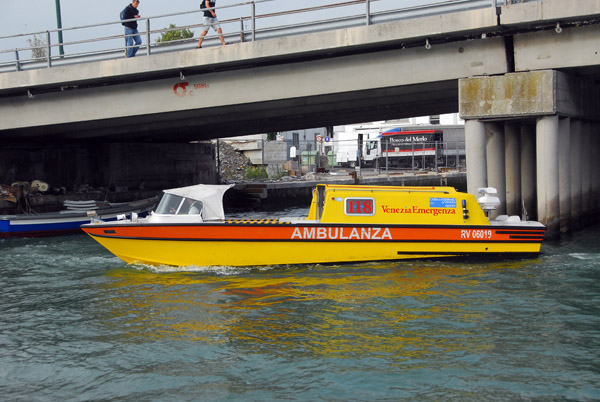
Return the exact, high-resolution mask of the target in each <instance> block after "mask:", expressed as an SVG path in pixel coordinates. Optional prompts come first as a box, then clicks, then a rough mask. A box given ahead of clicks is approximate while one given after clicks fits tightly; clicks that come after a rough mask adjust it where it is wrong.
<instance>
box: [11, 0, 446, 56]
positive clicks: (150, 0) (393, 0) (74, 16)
mask: <svg viewBox="0 0 600 402" xmlns="http://www.w3.org/2000/svg"><path fill="white" fill-rule="evenodd" d="M200 1H201V0H141V2H140V5H139V7H138V9H139V10H140V14H141V16H142V17H154V16H159V15H164V14H170V13H181V12H187V11H195V10H199V5H200ZM258 1H260V0H258ZM344 1H348V0H301V1H295V0H267V1H263V2H258V3H257V5H256V14H257V15H260V14H267V13H273V12H280V11H285V10H292V9H298V8H305V7H314V6H323V5H331V4H335V3H341V2H344ZM59 2H60V8H61V17H62V27H63V28H73V27H82V26H87V25H91V24H101V23H110V22H113V23H114V24H112V25H110V26H104V27H98V28H86V29H78V30H66V31H64V32H63V41H64V42H65V43H67V42H69V41H75V40H79V39H88V38H98V37H102V36H110V35H121V34H122V31H123V29H122V27H121V26H120V24H119V23H118V20H119V13H120V11H121V10H122V9H123V8H124V7H125V6H126V5H127V4H129V2H128V1H126V0H98V1H82V0H59ZM247 2H248V1H246V0H218V1H217V6H218V7H227V8H223V9H222V10H218V17H219V19H220V20H221V21H224V20H228V19H235V18H239V17H240V16H249V15H251V8H250V5H248V4H246V5H240V6H235V5H239V4H243V3H247ZM371 2H372V3H371V10H372V11H378V10H384V9H389V8H398V7H405V6H412V5H414V4H417V3H427V2H429V3H433V2H435V1H434V0H371ZM438 2H439V0H438ZM0 3H1V4H2V12H1V13H0V27H2V28H1V30H0V52H1V51H7V50H11V51H13V52H14V49H15V48H25V47H29V44H28V42H27V39H30V38H32V36H31V35H28V36H20V37H17V38H5V37H7V36H12V35H21V34H31V33H34V32H43V31H46V30H53V29H56V28H57V21H56V0H29V1H23V0H0ZM364 10H365V5H364V4H360V5H354V6H347V7H343V8H335V9H327V10H322V11H319V12H314V13H303V14H294V15H291V16H286V17H277V18H276V19H275V18H270V19H263V20H262V21H261V22H260V23H261V24H263V25H265V24H269V23H270V24H271V25H283V24H286V23H292V22H303V21H309V20H311V19H327V18H332V17H335V16H340V15H342V14H344V13H345V14H359V13H362V12H364ZM201 20H202V14H201V13H195V14H191V15H187V16H171V17H165V18H161V19H156V20H155V21H153V23H152V24H153V25H152V26H151V29H158V28H165V27H168V26H169V24H171V23H173V24H176V25H177V26H185V25H191V24H200V23H201ZM275 20H277V23H276V24H275V23H274V22H275ZM239 30H240V23H239V21H238V22H236V23H232V24H228V25H224V26H223V31H224V32H225V33H227V32H234V31H239ZM193 31H194V35H195V37H197V36H198V35H199V34H200V29H193ZM56 38H57V37H56V34H54V37H53V38H52V39H51V41H52V42H53V43H54V42H55V41H57V39H56ZM154 40H155V39H154ZM154 40H153V42H154ZM0 56H1V54H0ZM0 60H2V58H1V57H0Z"/></svg>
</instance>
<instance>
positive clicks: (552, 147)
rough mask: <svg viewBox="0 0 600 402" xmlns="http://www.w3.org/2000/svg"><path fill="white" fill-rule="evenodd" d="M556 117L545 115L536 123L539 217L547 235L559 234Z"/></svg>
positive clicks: (555, 235) (554, 236) (554, 235)
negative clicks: (546, 229)
mask: <svg viewBox="0 0 600 402" xmlns="http://www.w3.org/2000/svg"><path fill="white" fill-rule="evenodd" d="M558 137H559V135H558V116H556V115H554V116H546V117H541V118H539V119H538V120H537V124H536V143H537V144H536V145H537V147H536V156H537V158H536V164H537V175H536V176H537V196H538V200H537V206H538V208H537V209H538V220H539V221H540V222H542V223H543V224H545V225H546V227H547V228H548V231H547V236H548V237H551V238H556V237H559V236H560V219H559V218H560V202H559V178H558V174H559V172H558Z"/></svg>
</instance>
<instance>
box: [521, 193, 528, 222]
mask: <svg viewBox="0 0 600 402" xmlns="http://www.w3.org/2000/svg"><path fill="white" fill-rule="evenodd" d="M521 208H522V211H523V213H522V215H521V219H522V220H524V221H528V220H529V214H528V213H527V208H525V200H524V199H523V198H521Z"/></svg>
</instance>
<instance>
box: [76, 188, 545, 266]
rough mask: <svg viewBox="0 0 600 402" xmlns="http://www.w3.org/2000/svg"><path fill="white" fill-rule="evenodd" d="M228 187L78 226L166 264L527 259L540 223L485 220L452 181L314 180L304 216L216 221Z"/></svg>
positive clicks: (488, 195)
mask: <svg viewBox="0 0 600 402" xmlns="http://www.w3.org/2000/svg"><path fill="white" fill-rule="evenodd" d="M230 187H231V186H230V185H203V184H200V185H196V186H190V187H183V188H177V189H170V190H165V191H164V195H163V198H162V200H161V202H160V204H159V205H158V207H157V210H156V211H155V212H153V213H151V214H150V215H149V216H148V217H146V218H137V217H136V216H133V217H132V218H131V219H127V220H126V219H123V220H119V221H116V222H92V223H90V224H86V225H83V226H82V228H83V230H84V231H85V232H86V233H87V234H89V235H90V236H91V237H92V238H94V239H95V240H96V241H98V242H99V243H100V244H102V245H103V246H104V247H106V248H107V249H108V250H109V251H110V252H112V253H113V254H114V255H116V256H117V257H119V258H121V259H122V260H123V261H126V262H128V263H142V264H152V265H162V264H164V265H174V266H190V265H194V266H215V265H218V266H260V265H278V264H331V263H353V262H362V261H389V260H401V259H414V258H441V257H468V256H475V257H485V258H487V257H501V258H507V257H534V256H536V255H538V253H539V252H540V247H541V243H542V240H543V238H544V232H545V230H546V227H545V226H544V225H542V224H541V223H539V222H534V221H524V220H521V219H520V218H519V217H518V216H510V217H508V216H499V217H497V218H496V219H494V220H490V219H488V217H487V216H486V213H485V212H484V211H487V210H490V209H493V208H495V206H496V205H497V204H498V202H499V201H498V199H497V198H496V197H494V196H493V195H492V194H493V193H495V190H494V189H492V188H484V189H480V191H481V193H482V197H480V198H479V199H476V197H475V196H474V195H472V194H467V193H462V192H458V191H456V190H455V189H454V188H452V187H397V186H363V185H335V184H318V185H317V186H316V188H315V189H314V190H313V198H312V202H311V204H310V210H309V212H308V215H307V216H306V217H302V218H298V217H293V218H276V219H241V220H240V219H226V218H225V214H224V209H223V203H222V200H223V194H224V193H225V191H227V190H228V189H229V188H230Z"/></svg>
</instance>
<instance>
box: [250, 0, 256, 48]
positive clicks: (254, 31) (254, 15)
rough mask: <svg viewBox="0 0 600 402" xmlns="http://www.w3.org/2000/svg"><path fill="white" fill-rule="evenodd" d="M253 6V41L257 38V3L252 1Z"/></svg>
mask: <svg viewBox="0 0 600 402" xmlns="http://www.w3.org/2000/svg"><path fill="white" fill-rule="evenodd" d="M251 6H252V42H254V41H255V40H256V4H254V2H252V3H251Z"/></svg>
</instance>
